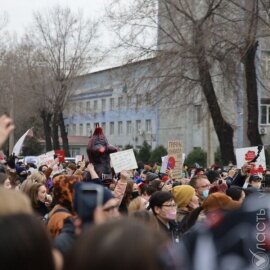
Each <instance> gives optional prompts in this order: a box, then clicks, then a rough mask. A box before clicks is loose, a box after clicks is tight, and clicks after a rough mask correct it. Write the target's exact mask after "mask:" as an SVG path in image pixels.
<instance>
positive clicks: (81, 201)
mask: <svg viewBox="0 0 270 270" xmlns="http://www.w3.org/2000/svg"><path fill="white" fill-rule="evenodd" d="M102 202H103V187H102V186H100V185H96V184H93V183H87V182H82V183H78V184H77V185H76V186H75V196H74V208H75V211H76V212H77V214H78V216H79V217H80V218H81V220H82V222H83V224H89V223H92V222H93V216H94V210H95V208H96V207H98V206H102Z"/></svg>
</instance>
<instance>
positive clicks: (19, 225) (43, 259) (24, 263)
mask: <svg viewBox="0 0 270 270" xmlns="http://www.w3.org/2000/svg"><path fill="white" fill-rule="evenodd" d="M0 231H1V235H0V250H1V252H0V269H1V270H11V269H12V270H36V269H40V270H54V269H55V263H54V259H53V252H52V247H51V244H50V241H49V238H48V235H47V232H46V231H45V228H44V227H43V226H42V224H41V223H40V222H39V221H38V220H37V219H36V218H35V217H33V216H31V215H26V214H15V215H6V216H4V217H1V222H0Z"/></svg>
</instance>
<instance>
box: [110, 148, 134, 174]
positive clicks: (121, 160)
mask: <svg viewBox="0 0 270 270" xmlns="http://www.w3.org/2000/svg"><path fill="white" fill-rule="evenodd" d="M110 158H111V164H112V167H113V168H114V171H115V172H116V173H119V172H121V171H123V170H133V169H136V168H138V165H137V162H136V158H135V155H134V151H133V149H128V150H124V151H120V152H116V153H112V154H110Z"/></svg>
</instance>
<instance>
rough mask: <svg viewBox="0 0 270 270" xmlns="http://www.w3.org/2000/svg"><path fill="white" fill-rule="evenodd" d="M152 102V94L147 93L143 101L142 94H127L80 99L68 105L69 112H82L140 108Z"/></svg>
mask: <svg viewBox="0 0 270 270" xmlns="http://www.w3.org/2000/svg"><path fill="white" fill-rule="evenodd" d="M150 104H151V95H150V93H147V94H146V96H145V100H144V101H143V96H142V95H139V94H137V95H135V96H127V97H125V98H124V97H122V96H120V97H115V98H114V97H111V98H102V99H94V100H87V101H78V102H71V103H69V106H68V111H69V114H73V113H80V114H87V113H95V112H100V111H101V112H105V111H113V110H121V109H124V108H131V107H135V108H138V107H140V106H142V105H150Z"/></svg>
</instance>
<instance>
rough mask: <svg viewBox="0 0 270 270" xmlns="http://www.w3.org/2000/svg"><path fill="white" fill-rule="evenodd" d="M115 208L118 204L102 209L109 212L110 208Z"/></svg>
mask: <svg viewBox="0 0 270 270" xmlns="http://www.w3.org/2000/svg"><path fill="white" fill-rule="evenodd" d="M115 208H118V205H112V206H109V207H107V208H105V209H103V211H105V212H110V211H111V210H113V209H115Z"/></svg>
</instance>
